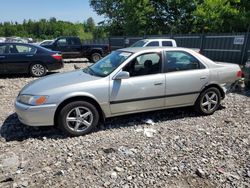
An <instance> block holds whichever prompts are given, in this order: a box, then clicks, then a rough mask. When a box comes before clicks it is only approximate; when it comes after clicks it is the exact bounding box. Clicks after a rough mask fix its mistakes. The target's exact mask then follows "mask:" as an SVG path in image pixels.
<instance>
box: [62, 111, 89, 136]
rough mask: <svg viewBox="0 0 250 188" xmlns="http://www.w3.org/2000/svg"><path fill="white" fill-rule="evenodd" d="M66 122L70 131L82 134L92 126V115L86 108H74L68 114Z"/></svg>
mask: <svg viewBox="0 0 250 188" xmlns="http://www.w3.org/2000/svg"><path fill="white" fill-rule="evenodd" d="M66 122H67V126H68V127H69V128H70V129H71V130H72V131H75V132H82V131H85V130H86V129H87V128H88V127H89V126H91V125H92V123H93V113H92V112H91V111H90V110H89V109H88V108H86V107H76V108H73V109H72V110H71V111H70V112H69V113H68V115H67V117H66Z"/></svg>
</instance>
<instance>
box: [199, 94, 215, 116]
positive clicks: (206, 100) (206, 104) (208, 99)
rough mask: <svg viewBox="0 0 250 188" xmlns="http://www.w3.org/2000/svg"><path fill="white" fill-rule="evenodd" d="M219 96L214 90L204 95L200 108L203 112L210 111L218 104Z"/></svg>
mask: <svg viewBox="0 0 250 188" xmlns="http://www.w3.org/2000/svg"><path fill="white" fill-rule="evenodd" d="M218 102H219V98H218V95H217V94H216V93H215V92H214V91H210V92H208V93H206V94H205V95H204V97H203V98H202V102H201V108H202V109H203V111H204V112H212V111H214V110H215V108H216V106H217V105H218Z"/></svg>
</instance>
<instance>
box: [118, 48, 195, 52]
mask: <svg viewBox="0 0 250 188" xmlns="http://www.w3.org/2000/svg"><path fill="white" fill-rule="evenodd" d="M159 50H170V51H172V50H180V51H190V49H188V48H180V47H128V48H122V49H119V50H117V51H126V52H131V53H137V52H151V51H159Z"/></svg>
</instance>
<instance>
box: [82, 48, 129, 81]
mask: <svg viewBox="0 0 250 188" xmlns="http://www.w3.org/2000/svg"><path fill="white" fill-rule="evenodd" d="M131 55H132V53H131V52H124V51H114V52H112V53H111V54H109V55H108V56H106V57H104V58H103V59H101V60H100V61H98V62H96V63H95V64H93V65H92V66H90V67H88V68H87V70H86V69H84V70H83V71H84V72H88V73H89V74H92V75H95V76H101V77H105V76H108V75H109V74H110V73H111V72H113V71H114V70H115V69H116V68H117V67H118V66H119V65H121V64H122V63H123V62H124V61H125V60H126V59H128V57H129V56H131Z"/></svg>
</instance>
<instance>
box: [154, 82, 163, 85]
mask: <svg viewBox="0 0 250 188" xmlns="http://www.w3.org/2000/svg"><path fill="white" fill-rule="evenodd" d="M162 84H163V83H162V82H155V83H154V85H155V86H160V85H162Z"/></svg>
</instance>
